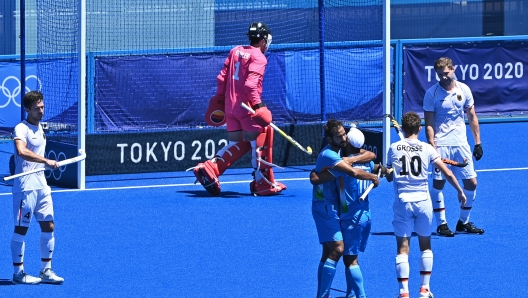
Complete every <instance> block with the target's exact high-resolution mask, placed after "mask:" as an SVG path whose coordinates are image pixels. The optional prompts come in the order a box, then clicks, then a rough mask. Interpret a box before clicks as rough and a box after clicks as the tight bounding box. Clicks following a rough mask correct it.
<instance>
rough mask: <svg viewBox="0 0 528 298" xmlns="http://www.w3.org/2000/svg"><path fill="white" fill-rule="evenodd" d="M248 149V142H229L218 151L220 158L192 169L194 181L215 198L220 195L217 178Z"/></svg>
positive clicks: (249, 147)
mask: <svg viewBox="0 0 528 298" xmlns="http://www.w3.org/2000/svg"><path fill="white" fill-rule="evenodd" d="M250 149H251V145H250V143H249V141H242V142H229V144H228V145H227V146H226V147H224V148H222V149H221V150H220V152H219V153H220V154H222V155H221V156H216V157H214V158H213V159H211V160H208V161H206V162H204V163H199V164H198V165H197V166H196V167H194V168H193V173H194V176H196V179H197V180H198V181H199V182H200V183H201V184H202V185H203V187H204V188H205V189H206V190H207V191H208V192H209V193H210V194H212V195H213V196H217V195H219V194H220V181H219V180H218V177H219V176H220V175H222V174H223V173H224V172H225V170H226V169H227V168H229V167H230V166H231V165H232V164H233V163H235V162H236V161H237V160H239V159H240V158H241V157H242V156H244V154H246V153H247V152H248V151H249V150H250Z"/></svg>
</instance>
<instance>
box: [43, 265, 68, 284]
mask: <svg viewBox="0 0 528 298" xmlns="http://www.w3.org/2000/svg"><path fill="white" fill-rule="evenodd" d="M40 279H41V281H40V282H41V283H45V284H61V283H63V282H64V278H62V277H60V276H57V274H55V272H53V270H51V268H46V269H44V271H40Z"/></svg>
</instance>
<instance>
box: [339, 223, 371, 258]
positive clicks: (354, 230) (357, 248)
mask: <svg viewBox="0 0 528 298" xmlns="http://www.w3.org/2000/svg"><path fill="white" fill-rule="evenodd" d="M371 226H372V222H371V221H370V219H369V220H368V221H365V222H361V223H359V224H358V223H357V222H355V221H353V220H347V219H344V220H341V231H342V232H343V242H344V243H345V250H344V252H343V254H344V255H345V256H353V255H358V254H359V252H364V251H365V248H366V247H367V241H368V238H369V236H370V229H371Z"/></svg>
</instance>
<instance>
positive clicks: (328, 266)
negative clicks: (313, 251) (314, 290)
mask: <svg viewBox="0 0 528 298" xmlns="http://www.w3.org/2000/svg"><path fill="white" fill-rule="evenodd" d="M335 272H336V261H334V260H332V259H326V261H325V263H324V265H323V270H321V288H320V289H319V294H318V295H317V297H325V296H326V295H328V294H329V293H330V287H331V286H332V281H333V280H334V275H335Z"/></svg>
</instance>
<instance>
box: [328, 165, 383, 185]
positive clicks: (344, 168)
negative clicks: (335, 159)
mask: <svg viewBox="0 0 528 298" xmlns="http://www.w3.org/2000/svg"><path fill="white" fill-rule="evenodd" d="M333 169H334V170H336V171H339V172H342V173H345V174H347V175H349V176H352V177H354V178H357V179H359V180H369V181H371V182H372V183H373V184H374V187H377V186H378V185H379V179H378V176H376V175H374V174H372V173H368V172H365V171H363V170H362V169H356V168H353V167H352V166H350V165H349V164H348V163H346V162H340V163H338V164H336V165H335V166H334V168H333Z"/></svg>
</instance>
